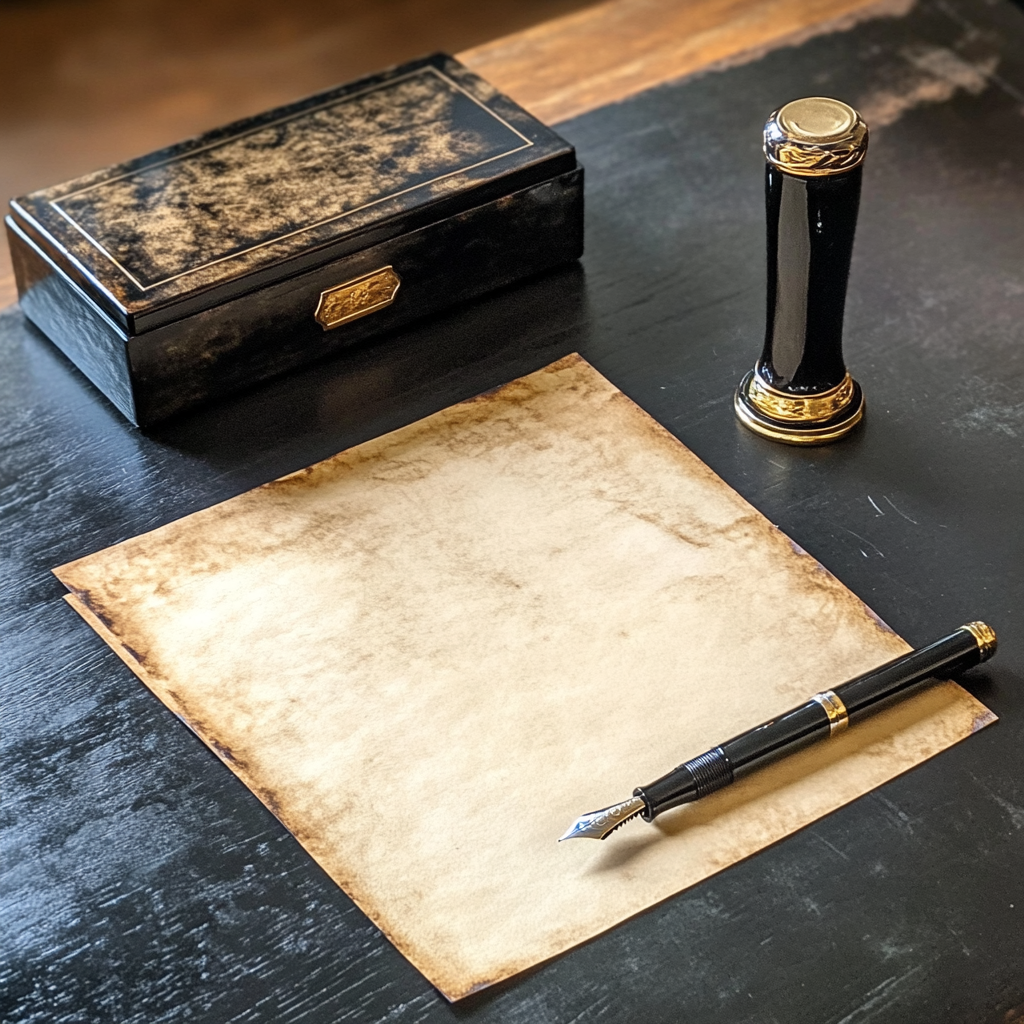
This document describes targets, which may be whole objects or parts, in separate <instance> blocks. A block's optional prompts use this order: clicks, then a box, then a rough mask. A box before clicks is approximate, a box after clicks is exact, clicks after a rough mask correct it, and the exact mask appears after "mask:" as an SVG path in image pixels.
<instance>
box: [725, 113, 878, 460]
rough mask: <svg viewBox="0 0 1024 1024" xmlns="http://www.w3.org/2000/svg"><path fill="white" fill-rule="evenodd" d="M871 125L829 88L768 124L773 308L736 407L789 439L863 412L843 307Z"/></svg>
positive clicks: (762, 428)
mask: <svg viewBox="0 0 1024 1024" xmlns="http://www.w3.org/2000/svg"><path fill="white" fill-rule="evenodd" d="M867 148H868V129H867V125H866V124H865V123H864V121H863V119H862V118H861V116H860V114H858V113H857V111H856V110H854V109H853V108H852V107H850V106H847V105H846V104H845V103H841V102H840V101H839V100H833V99H828V98H826V97H823V96H812V97H809V98H807V99H800V100H793V102H792V103H787V104H786V105H785V106H784V107H780V108H779V109H778V110H776V111H775V113H773V114H772V115H771V117H769V118H768V121H767V123H766V124H765V126H764V153H765V157H766V158H767V165H766V168H765V208H766V214H767V227H768V316H767V325H766V328H765V342H764V351H763V352H762V353H761V358H760V359H759V360H758V361H757V363H756V365H755V366H754V369H753V370H751V371H750V373H748V374H747V375H746V376H745V377H744V378H743V380H742V381H741V382H740V385H739V388H738V389H737V391H736V401H735V407H736V415H737V416H738V417H739V419H740V422H741V423H743V424H744V425H745V426H747V427H749V428H750V429H751V430H753V431H755V432H756V433H758V434H761V435H763V436H764V437H770V438H771V439H772V440H774V441H784V442H786V443H787V444H825V443H827V442H829V441H835V440H837V439H838V438H840V437H843V436H844V435H845V434H847V433H849V431H850V430H852V429H853V428H854V427H855V426H856V425H857V424H858V423H859V422H860V420H861V419H862V418H863V416H864V396H863V394H862V392H861V389H860V385H859V384H858V383H857V382H856V381H855V380H854V379H853V378H852V377H851V376H850V374H849V373H848V372H847V370H846V364H845V363H844V361H843V309H844V306H845V304H846V282H847V279H848V277H849V273H850V257H851V255H852V253H853V236H854V232H855V230H856V227H857V209H858V206H859V204H860V186H861V164H862V163H863V160H864V155H865V154H866V153H867Z"/></svg>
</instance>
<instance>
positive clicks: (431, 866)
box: [56, 356, 994, 999]
mask: <svg viewBox="0 0 1024 1024" xmlns="http://www.w3.org/2000/svg"><path fill="white" fill-rule="evenodd" d="M56 572H57V575H58V576H59V577H60V579H61V580H63V581H64V583H65V584H66V585H67V587H68V588H69V590H70V591H71V595H70V597H69V600H70V601H71V603H72V604H73V605H74V606H75V607H76V608H77V609H78V610H79V612H80V613H81V614H82V615H83V616H84V617H85V618H86V619H87V620H88V621H89V622H90V623H91V624H92V625H93V626H94V627H95V629H96V630H97V631H98V632H99V633H100V634H101V635H102V636H103V637H104V639H106V641H107V642H108V643H109V644H110V645H111V646H112V647H113V648H114V649H115V650H116V651H117V652H118V653H119V654H120V655H121V656H122V657H123V658H124V660H125V661H126V662H127V663H128V665H130V666H131V668H132V669H133V670H134V671H135V672H136V673H137V674H138V676H139V677H140V678H141V679H142V680H143V682H145V684H146V685H147V686H148V687H149V688H150V689H151V690H152V691H153V692H154V693H155V694H156V695H157V696H158V697H159V698H160V699H161V700H162V701H163V702H164V703H165V704H166V705H167V706H168V707H170V708H171V709H173V710H174V711H175V712H176V713H177V714H179V715H181V716H182V717H183V718H184V719H185V720H186V721H187V722H188V723H189V724H190V725H191V726H192V728H193V729H194V730H195V731H196V732H197V733H198V734H199V735H200V736H201V737H202V738H203V740H205V742H206V743H208V744H209V746H210V747H211V748H212V749H213V750H214V751H216V753H217V754H218V755H219V756H220V757H221V758H222V759H223V761H224V762H225V764H227V766H228V767H229V768H230V769H231V770H232V771H233V772H234V773H235V774H236V775H237V776H238V777H239V778H240V779H241V780H242V781H243V782H244V783H245V784H246V785H247V786H249V788H250V789H251V790H252V791H253V792H254V793H255V794H256V795H257V796H258V797H259V798H260V799H261V800H262V801H263V802H264V803H265V804H266V805H267V806H268V807H269V808H270V809H271V810H272V811H273V812H274V814H276V815H277V816H278V818H280V820H281V821H282V822H283V823H284V824H285V826H286V827H287V828H288V829H289V830H290V831H291V832H292V834H293V835H294V836H295V838H296V839H297V840H298V841H299V842H300V843H301V844H302V845H303V846H304V847H305V848H306V850H307V851H308V852H309V853H310V854H311V855H312V856H313V857H314V858H315V859H316V860H317V861H318V862H319V863H320V864H321V865H322V867H323V868H324V869H325V870H326V871H327V872H328V874H329V875H330V876H331V877H332V878H333V879H334V880H335V881H336V882H337V883H338V885H340V886H341V887H342V888H343V889H344V890H345V892H347V893H348V894H349V895H350V896H351V897H352V899H353V900H355V902H356V903H357V904H358V905H359V906H360V907H361V908H362V909H363V910H364V911H365V912H366V914H367V915H369V917H370V918H372V919H373V921H374V922H376V924H377V925H378V926H379V927H380V928H381V929H382V930H383V931H384V933H385V934H386V935H387V936H388V938H389V939H390V940H391V941H392V942H393V943H394V944H395V945H396V946H397V947H398V948H399V949H400V950H401V951H402V952H403V953H404V954H405V955H406V956H407V957H408V958H409V959H410V960H411V961H412V962H413V963H414V964H415V965H416V966H417V967H418V968H419V969H420V970H421V971H422V972H423V973H424V974H425V975H426V976H427V977H428V978H429V979H430V980H431V981H432V982H433V983H434V984H435V985H436V986H437V987H438V988H439V989H440V990H441V991H442V992H443V993H444V994H445V995H446V996H447V997H448V998H449V999H458V998H460V997H462V996H465V995H467V994H468V993H470V992H473V991H475V990H477V989H479V988H481V987H483V986H486V985H490V984H493V983H494V982H497V981H499V980H501V979H503V978H507V977H509V976H510V975H513V974H515V973H516V972H518V971H521V970H524V969H525V968H528V967H531V966H532V965H534V964H537V963H539V962H541V961H543V960H545V959H547V958H549V957H553V956H556V955H557V954H559V953H562V952H564V951H565V950H567V949H569V948H571V947H572V946H574V945H576V944H578V943H580V942H583V941H585V940H586V939H589V938H591V937H592V936H594V935H597V934H598V933H600V932H602V931H604V930H605V929H607V928H610V927H612V926H613V925H615V924H617V923H619V922H620V921H623V920H624V919H626V918H628V917H630V916H631V915H633V914H636V913H638V912H640V911H643V910H645V909H646V908H648V907H651V906H652V905H654V904H656V903H657V902H659V901H660V900H664V899H665V898H667V897H669V896H671V895H673V894H674V893H677V892H679V891H680V890H682V889H685V888H687V887H688V886H691V885H694V884H696V883H698V882H700V881H701V880H702V879H705V878H707V877H708V876H709V875H712V874H714V873H715V872H717V871H720V870H722V869H723V868H726V867H728V866H729V865H730V864H733V863H735V862H736V861H738V860H740V859H742V858H744V857H747V856H749V855H750V854H752V853H754V852H756V851H757V850H760V849H762V848H763V847H765V846H767V845H769V844H770V843H774V842H776V841H777V840H779V839H782V838H783V837H784V836H786V835H788V834H789V833H791V832H793V831H794V830H796V829H799V828H801V827H802V826H804V825H806V824H808V823H809V822H812V821H814V820H815V819H816V818H819V817H820V816H822V815H824V814H827V813H829V812H830V811H833V810H835V809H836V808H837V807H840V806H841V805H842V804H844V803H846V802H848V801H850V800H853V799H855V798H856V797H858V796H860V795H862V794H864V793H866V792H868V791H869V790H870V789H872V788H873V787H875V786H878V785H880V784H881V783H883V782H885V781H886V780H888V779H891V778H893V777H894V776H896V775H898V774H899V773H901V772H904V771H906V770H907V769H908V768H911V767H912V766H914V765H915V764H918V763H919V762H921V761H922V760H924V759H926V758H928V757H931V756H932V755H934V754H936V753H938V752H939V751H940V750H942V749H943V748H945V747H948V746H949V745H950V744H952V743H955V742H956V741H958V740H960V739H962V738H963V737H965V736H967V735H968V734H970V733H971V732H972V731H974V730H976V729H978V728H980V727H981V726H983V725H985V724H987V723H988V722H990V721H992V720H993V719H994V716H993V715H992V714H991V712H989V711H988V710H987V709H986V708H985V707H984V706H983V705H981V704H979V703H978V702H977V701H976V700H975V699H974V698H972V697H971V696H970V695H969V694H967V693H966V692H965V691H964V690H962V689H960V688H959V687H958V686H956V685H955V684H953V683H943V684H938V685H935V686H933V687H931V688H929V689H927V690H925V691H924V692H921V693H919V694H918V695H916V696H914V697H912V698H911V699H909V700H907V701H905V702H903V703H901V704H899V705H897V706H896V707H894V708H892V709H890V710H888V711H885V712H884V713H882V714H880V715H878V716H876V717H875V718H873V719H871V720H869V721H866V722H865V723H863V724H859V725H858V726H857V727H856V728H854V729H850V730H848V731H846V732H845V733H843V734H841V735H840V736H839V738H837V739H835V740H830V741H828V742H823V743H820V744H818V745H817V746H815V747H812V748H810V749H808V750H805V751H804V752H802V753H800V754H798V755H796V756H794V757H792V758H790V759H788V760H786V761H784V762H782V763H780V764H778V765H776V766H775V767H773V768H770V769H768V770H766V771H764V772H761V773H760V774H756V775H754V776H752V777H750V778H748V779H746V780H744V781H742V782H740V783H737V784H735V785H733V786H732V787H730V788H728V789H726V790H723V791H722V792H720V793H717V794H715V795H713V796H711V797H709V798H707V799H706V800H704V801H701V802H700V803H698V804H694V805H690V806H688V807H683V808H679V809H677V810H675V811H671V812H668V813H666V814H664V815H662V816H661V817H660V818H659V819H658V820H657V822H656V823H655V824H654V825H647V824H645V823H643V822H639V821H638V822H633V823H630V824H629V825H626V826H625V827H624V828H622V829H620V830H619V831H618V832H616V833H615V834H614V835H613V836H612V837H611V838H610V839H608V840H607V841H605V842H603V843H601V842H595V841H583V840H577V841H573V842H566V843H561V844H559V843H557V842H556V840H557V838H558V836H559V835H561V833H562V832H563V831H564V830H565V829H566V828H567V827H568V825H569V823H570V822H571V821H572V820H573V819H574V818H575V817H576V816H577V815H578V814H580V813H582V812H584V811H588V810H594V809H596V808H598V807H602V806H604V805H606V804H609V803H612V802H614V801H616V800H620V799H624V798H625V797H626V796H628V795H629V794H630V793H631V792H632V789H633V787H634V786H636V785H638V784H640V783H644V782H649V781H651V780H653V779H654V778H656V777H657V776H659V775H661V774H663V773H664V772H665V771H667V770H668V769H670V768H672V767H674V766H675V765H676V764H678V763H679V762H680V761H683V760H685V759H687V758H689V757H692V756H694V755H696V754H699V753H701V752H703V751H704V750H705V749H707V748H708V747H711V746H714V745H715V744H717V743H719V742H721V741H723V740H725V739H727V738H728V737H727V736H726V735H723V729H724V731H725V732H726V733H728V734H733V733H736V732H739V731H741V730H743V729H746V728H748V727H750V726H753V725H755V724H757V723H758V722H761V721H763V720H764V719H767V718H769V717H771V716H772V715H774V714H776V713H778V712H780V711H782V710H784V709H786V708H788V707H790V706H792V705H794V704H797V703H799V702H802V701H804V700H806V699H807V698H808V697H809V696H810V695H811V694H813V693H815V692H817V691H818V690H822V689H825V688H827V687H830V686H832V685H835V684H837V683H840V682H842V681H843V680H844V679H847V678H849V677H850V676H853V675H855V674H857V673H859V672H863V671H866V670H867V669H870V668H872V667H874V666H876V665H878V664H880V663H881V662H883V661H886V660H888V659H890V658H892V657H895V656H896V655H898V654H900V653H902V652H903V651H905V650H906V649H907V646H906V644H905V643H904V642H903V641H902V640H900V639H899V638H898V637H897V636H895V635H894V634H893V633H892V632H891V631H890V630H889V629H887V628H886V627H885V626H884V625H883V624H882V623H880V622H879V621H878V619H877V618H876V617H875V616H874V615H873V614H872V613H871V612H870V611H869V610H868V608H866V607H865V606H864V605H863V604H862V603H861V602H860V601H859V600H858V599H857V598H856V597H855V596H854V595H853V594H851V593H850V592H849V591H848V590H846V589H845V588H844V587H843V586H842V584H841V583H839V581H838V580H836V579H835V578H834V577H833V576H831V575H830V574H829V573H828V572H827V571H826V570H825V569H823V568H822V566H821V565H819V564H818V563H817V562H816V561H815V560H814V559H813V558H812V557H810V556H809V555H807V554H805V553H804V552H803V551H801V550H800V549H799V548H798V547H796V546H795V545H794V544H793V542H792V541H790V540H789V538H787V537H786V536H785V535H783V534H782V533H781V532H779V531H778V530H777V529H776V528H775V527H773V526H772V525H771V524H770V523H769V522H768V521H767V520H766V519H764V517H763V516H761V515H760V514H759V513H758V512H757V511H756V509H754V508H752V507H751V506H750V505H749V504H747V503H746V502H745V501H744V500H743V499H742V498H740V497H739V495H737V494H736V493H735V492H734V491H732V490H731V489H730V488H729V487H728V486H727V485H726V484H725V483H724V482H723V481H722V480H720V479H719V478H718V477H717V476H715V474H714V473H712V472H711V470H710V469H708V468H707V466H705V465H704V464H703V463H702V462H700V460H699V459H697V458H696V457H695V456H694V455H693V454H691V453H690V452H689V451H688V450H687V449H686V448H685V447H684V446H683V445H681V444H680V443H679V442H678V441H677V440H676V439H675V438H673V437H672V435H670V434H669V433H668V432H667V431H666V430H664V429H663V428H662V427H660V426H659V425H658V424H657V423H655V422H654V420H652V419H651V418H650V417H649V416H647V415H646V414H645V413H644V412H643V411H642V410H640V409H639V408H638V407H637V406H636V405H634V404H633V403H632V402H631V401H630V400H629V399H628V398H626V397H625V396H624V395H623V394H622V393H621V392H619V391H618V390H617V389H616V388H615V387H613V386H612V385H611V384H610V383H609V382H608V381H607V380H605V379H604V378H603V377H602V376H600V374H598V373H597V372H596V371H595V370H594V369H593V368H592V367H590V366H589V365H588V364H587V363H586V362H584V361H583V360H582V359H581V358H580V357H579V356H569V357H567V358H566V359H563V360H561V361H559V362H557V363H555V364H553V365H551V366H549V367H547V368H546V369H543V370H540V371H538V372H537V373H534V374H531V375H530V376H528V377H524V378H522V379H520V380H517V381H514V382H512V383H511V384H508V385H506V386H505V387H503V388H500V389H499V390H497V391H495V392H492V393H489V394H486V395H482V396H480V397H478V398H475V399H473V400H471V401H468V402H463V403H461V404H460V405H456V406H453V407H452V408H450V409H446V410H444V411H442V412H440V413H437V414H436V415H434V416H430V417H428V418H427V419H425V420H421V421H420V422H418V423H414V424H412V425H410V426H408V427H405V428H403V429H401V430H398V431H395V432H394V433H392V434H388V435H386V436H384V437H380V438H377V439H376V440H374V441H369V442H367V443H366V444H362V445H359V446H358V447H356V448H353V449H351V450H349V451H346V452H342V453H341V454H339V455H337V456H335V457H334V458H331V459H328V460H327V461H326V462H322V463H320V464H318V465H316V466H313V467H311V468H309V469H306V470H303V471H302V472H299V473H296V474H293V475H291V476H288V477H285V478H283V479H281V480H277V481H275V482H273V483H270V484H267V485H265V486H263V487H259V488H256V489H255V490H253V491H250V492H249V493H247V494H243V495H241V496H239V497H237V498H234V499H232V500H230V501H227V502H225V503H223V504H221V505H217V506H215V507H213V508H209V509H206V510H204V511H202V512H198V513H196V514H195V515H192V516H189V517H187V518H186V519H182V520H180V521H178V522H175V523H172V524H170V525H168V526H165V527H163V528H161V529H159V530H155V531H153V532H152V533H148V534H145V535H143V536H140V537H136V538H134V539H132V540H129V541H126V542H125V543H123V544H119V545H117V546H115V547H112V548H109V549H107V550H105V551H101V552H98V553H97V554H95V555H91V556H89V557H87V558H83V559H80V560H78V561H76V562H72V563H70V564H68V565H65V566H62V567H61V568H59V569H57V570H56Z"/></svg>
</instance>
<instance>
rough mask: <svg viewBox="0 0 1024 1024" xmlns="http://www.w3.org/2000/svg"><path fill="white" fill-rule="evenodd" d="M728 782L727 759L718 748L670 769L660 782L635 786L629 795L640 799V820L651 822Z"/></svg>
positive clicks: (730, 777) (729, 778)
mask: <svg viewBox="0 0 1024 1024" xmlns="http://www.w3.org/2000/svg"><path fill="white" fill-rule="evenodd" d="M732 779H733V774H732V765H731V764H730V763H729V759H728V758H727V757H726V756H725V753H724V751H723V750H722V748H721V747H715V748H714V749H713V750H709V751H708V752H707V753H705V754H701V755H700V757H695V758H693V760H691V761H687V762H685V763H684V764H681V765H680V766H679V767H678V768H673V769H672V771H670V772H669V773H668V774H667V775H662V777H661V778H660V779H656V780H655V781H654V782H651V783H649V784H648V785H646V786H637V788H636V789H634V790H633V796H638V797H640V798H641V799H642V800H643V802H644V809H643V811H642V812H641V817H642V818H643V819H644V820H645V821H653V820H654V818H656V817H657V816H658V815H659V814H661V812H662V811H667V810H669V809H670V808H672V807H678V806H679V805H680V804H688V803H691V802H692V801H694V800H699V799H700V798H701V797H702V796H707V795H708V794H709V793H714V792H715V790H716V789H721V788H722V787H723V786H728V785H729V783H730V782H732Z"/></svg>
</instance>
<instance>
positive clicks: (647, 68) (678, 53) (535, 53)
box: [459, 0, 913, 124]
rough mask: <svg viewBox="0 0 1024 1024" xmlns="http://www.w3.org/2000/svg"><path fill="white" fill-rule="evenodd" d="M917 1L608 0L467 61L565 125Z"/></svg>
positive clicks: (470, 53) (469, 55) (489, 46)
mask: <svg viewBox="0 0 1024 1024" xmlns="http://www.w3.org/2000/svg"><path fill="white" fill-rule="evenodd" d="M912 2H913V0H687V2H682V3H681V2H679V0H609V2H608V3H603V4H598V5H597V6H595V7H591V8H588V9H586V10H583V11H579V12H576V13H574V14H569V15H566V16H565V17H563V18H558V19H556V20H553V21H550V22H546V23H544V24H542V25H538V26H536V27H535V28H529V29H525V30H524V31H522V32H517V33H515V34H513V35H510V36H507V37H506V38H504V39H498V40H496V41H495V42H493V43H485V44H484V45H482V46H477V47H474V48H473V49H471V50H467V51H466V52H464V53H461V54H459V59H460V60H462V61H463V62H464V63H465V64H467V65H468V66H469V67H471V68H473V70H474V71H476V72H477V73H478V74H480V75H483V77H484V78H487V79H488V80H489V81H491V82H492V83H493V84H494V85H496V86H497V87H498V88H499V89H501V90H502V91H503V92H505V93H507V94H508V95H509V96H511V97H512V98H513V99H514V100H516V101H517V102H519V103H521V104H522V105H523V106H524V107H526V108H527V109H528V110H530V111H532V112H533V113H534V114H535V115H536V116H537V117H539V118H540V119H541V120H542V121H546V122H547V123H548V124H556V123H557V122H559V121H565V120H568V119H569V118H571V117H577V116H578V115H580V114H584V113H586V112H587V111H588V110H595V109H596V108H597V107H601V106H604V105H605V104H607V103H614V102H616V101H618V100H622V99H625V98H626V97H627V96H633V95H635V94H636V93H638V92H642V91H643V90H644V89H650V88H652V87H653V86H656V85H661V84H662V83H663V82H670V81H674V80H676V79H679V78H683V77H685V76H687V75H692V74H696V73H697V72H700V71H706V70H708V69H711V68H724V67H728V66H730V65H733V64H737V63H742V62H743V61H746V60H753V59H755V58H756V57H759V56H762V55H763V54H765V53H767V52H768V51H769V50H772V49H775V48H777V47H779V46H786V45H795V44H797V43H800V42H803V41H805V40H806V39H809V38H811V37H813V36H815V35H820V34H822V33H826V32H834V31H838V30H840V29H844V28H850V27H851V26H853V25H855V24H856V23H857V22H858V21H861V20H863V19H865V18H872V17H879V16H883V15H887V16H899V15H903V14H906V12H907V11H908V10H909V9H910V7H911V6H912Z"/></svg>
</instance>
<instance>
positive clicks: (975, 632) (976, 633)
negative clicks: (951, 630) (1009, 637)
mask: <svg viewBox="0 0 1024 1024" xmlns="http://www.w3.org/2000/svg"><path fill="white" fill-rule="evenodd" d="M960 628H961V629H966V630H967V632H968V633H970V634H971V636H973V637H974V639H975V640H976V641H977V643H978V650H979V651H980V652H981V660H982V661H988V659H989V658H991V657H992V655H993V654H995V653H996V647H997V646H998V644H999V641H998V640H997V639H996V631H995V630H994V629H993V628H992V627H991V626H988V625H986V624H985V623H984V622H968V623H967V624H966V625H963V626H961V627H960Z"/></svg>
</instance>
